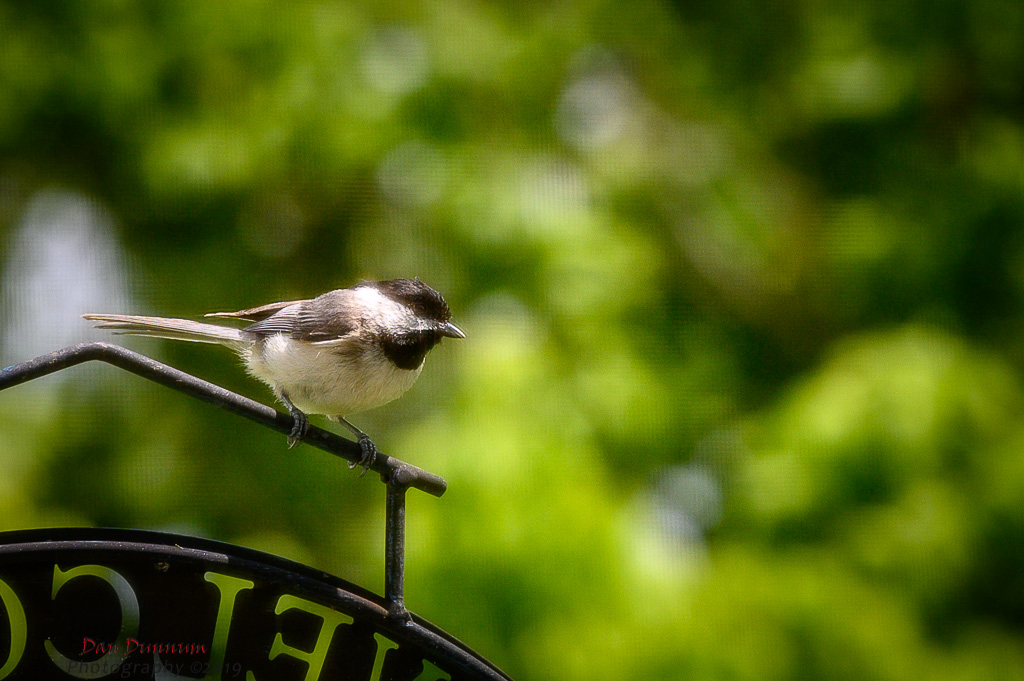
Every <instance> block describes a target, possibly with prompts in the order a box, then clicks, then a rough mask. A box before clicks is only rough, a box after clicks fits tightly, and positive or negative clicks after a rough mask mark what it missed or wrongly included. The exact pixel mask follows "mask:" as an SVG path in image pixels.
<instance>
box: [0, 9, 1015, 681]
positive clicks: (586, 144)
mask: <svg viewBox="0 0 1024 681" xmlns="http://www.w3.org/2000/svg"><path fill="white" fill-rule="evenodd" d="M1022 219H1024V4H1022V3H1020V2H1019V1H1016V0H976V1H973V2H966V1H963V2H955V1H947V2H913V1H910V0H904V1H900V2H863V3H857V4H856V5H853V4H852V3H827V2H815V1H813V0H806V1H804V2H776V3H754V2H747V1H744V0H721V1H717V2H678V3H676V4H671V3H664V2H657V1H655V0H634V1H633V2H629V3H626V2H619V3H615V2H574V3H566V2H563V3H539V2H524V3H484V2H474V1H472V0H436V1H434V2H420V3H395V2H384V3H366V4H359V3H355V2H345V1H342V2H321V3H316V2H305V1H295V2H276V3H271V2H231V3H199V2H125V1H116V0H95V1H92V2H87V3H85V2H83V3H78V2H60V1H42V0H33V1H31V2H13V1H5V2H0V232H2V237H3V238H2V240H0V243H2V249H3V250H2V256H3V257H2V259H0V263H2V265H0V266H2V268H3V270H2V273H0V276H2V291H0V304H2V308H0V313H2V317H0V363H2V364H4V365H6V364H12V363H15V362H18V361H23V360H26V359H29V358H31V357H33V356H36V355H39V354H43V353H45V352H48V351H50V350H53V349H56V348H58V347H62V346H64V345H68V344H71V343H73V342H78V341H81V340H87V339H101V338H102V339H107V340H109V339H110V337H109V335H104V334H103V333H102V332H99V331H92V330H90V329H89V327H88V324H87V323H86V322H84V321H83V320H81V319H80V318H79V315H80V314H81V313H83V312H136V313H145V314H161V315H178V316H190V317H197V316H198V315H201V314H202V313H205V312H210V311H217V310H233V309H239V308H243V307H249V306H252V305H256V304H261V303H265V302H270V301H274V300H290V299H295V298H304V297H310V296H312V295H315V294H318V293H320V292H323V291H326V290H330V289H333V288H338V287H341V286H347V285H350V284H352V283H354V282H356V281H358V280H359V279H362V278H371V279H379V278H389V277H395V276H406V277H413V276H419V277H420V278H422V279H423V280H424V281H426V282H427V283H429V284H431V285H433V286H434V287H436V288H437V289H439V290H440V291H442V292H443V293H444V294H445V296H446V297H447V299H448V302H449V304H450V305H451V307H452V309H453V311H454V321H455V322H456V323H458V324H459V325H460V326H462V327H463V328H464V329H465V331H466V333H467V336H468V338H467V339H466V340H465V341H446V342H445V343H443V344H442V346H441V347H440V348H438V349H436V350H434V351H433V352H432V353H431V355H430V357H429V358H428V360H427V366H426V368H425V370H424V372H423V376H422V377H421V378H420V381H419V383H418V384H417V385H416V386H415V387H414V388H413V389H412V390H411V391H410V392H409V393H408V394H407V395H406V396H405V397H404V398H403V399H401V400H399V401H398V402H395V403H393V404H391V405H388V406H386V407H384V408H381V409H379V410H376V411H374V412H369V413H367V414H363V415H358V416H356V417H354V419H353V421H354V422H355V423H356V424H357V425H359V426H360V427H362V428H363V429H364V430H366V431H368V432H369V433H371V435H372V436H373V437H374V439H375V440H376V442H377V444H378V445H379V446H380V448H381V449H382V450H383V451H385V452H387V453H389V454H392V455H394V456H397V457H399V458H402V459H405V460H408V461H410V462H412V463H414V464H416V465H418V466H421V467H423V468H426V469H428V470H430V471H433V472H436V473H438V474H440V475H442V476H444V477H445V478H446V479H447V480H448V482H449V485H450V488H449V491H448V493H447V494H446V495H445V496H444V497H443V498H441V499H434V498H432V497H429V496H426V495H424V494H420V493H418V492H413V493H410V495H409V520H408V530H409V537H408V556H407V558H408V561H407V565H408V569H407V582H406V587H407V601H408V605H409V607H410V608H411V609H412V610H414V611H415V612H417V613H419V614H421V615H423V616H424V617H426V618H428V619H430V620H431V621H433V622H435V623H437V624H438V625H439V626H441V627H442V628H444V629H446V630H448V631H450V632H451V633H453V634H454V635H456V636H457V637H459V638H460V639H462V640H464V641H465V642H466V643H468V644H469V645H470V646H471V647H473V648H475V649H476V650H478V651H479V652H480V653H481V654H483V655H484V656H486V657H488V658H489V659H491V660H492V661H494V662H495V663H496V664H497V665H498V666H499V667H501V668H502V669H504V670H505V671H506V672H508V673H509V674H510V675H512V676H513V677H514V678H517V679H531V680H537V681H543V680H546V679H550V680H567V679H593V680H600V679H609V680H613V679H614V680H615V681H625V680H629V679H636V680H648V679H723V680H746V679H751V680H754V679H780V680H790V679H792V680H796V679H835V680H845V679H850V680H851V681H852V680H856V681H864V680H873V679H922V678H927V679H950V680H952V679H957V680H960V679H985V680H990V679H1021V678H1024V420H1022V416H1024V382H1022V378H1024V374H1022V369H1024V325H1022V317H1021V314H1020V313H1021V302H1022V296H1024V232H1022V230H1021V225H1022ZM125 343H126V344H127V345H128V346H130V347H132V348H135V349H137V350H140V351H141V352H144V353H146V354H149V355H152V356H154V357H156V358H158V359H161V360H163V361H166V362H168V363H170V364H172V365H174V366H177V367H179V368H182V369H184V370H186V371H189V372H191V373H194V374H197V375H199V376H202V377H204V378H206V379H208V380H211V381H214V382H216V383H219V384H221V385H224V386H226V387H228V388H230V389H233V390H236V391H240V392H242V393H244V394H247V395H250V396H253V397H255V398H257V399H260V400H263V401H269V400H271V399H272V398H271V395H270V394H269V392H268V391H267V390H266V389H265V388H264V387H263V386H261V385H260V384H258V383H256V382H255V381H253V380H252V379H249V378H248V377H246V376H245V374H244V372H243V371H241V370H240V368H239V367H238V366H237V364H238V363H237V362H236V361H234V360H233V358H232V357H231V355H230V354H229V353H227V351H225V350H223V349H220V348H208V347H204V346H195V345H191V344H175V343H172V342H169V341H158V340H151V339H128V340H126V341H125ZM314 423H318V424H320V425H323V421H322V420H319V419H317V418H314ZM0 432H2V433H3V437H2V439H0V529H14V528H23V527H45V526H62V525H110V526H126V527H143V528H152V529H164V530H171V531H177V532H185V533H189V534H197V535H202V536H208V537H212V538H215V539H219V540H224V541H229V542H233V543H238V544H242V545H246V546H251V547H255V548H258V549H263V550H268V551H272V552H274V553H278V554H280V555H283V556H286V557H289V558H293V559H296V560H300V561H302V562H305V563H308V564H311V565H313V566H315V567H318V568H322V569H324V570H327V571H329V572H332V573H334V574H337V575H339V576H341V577H343V578H346V579H349V580H352V581H355V582H358V583H360V584H364V585H366V586H368V587H370V588H373V589H374V590H376V591H378V592H379V591H380V590H381V589H382V582H383V559H382V555H383V502H384V496H383V488H382V486H381V485H379V484H378V483H377V482H376V481H374V480H372V479H371V476H367V477H366V478H364V479H361V480H360V479H358V478H357V477H356V476H355V475H354V474H353V473H352V472H350V471H349V470H348V469H347V468H346V467H345V466H343V465H341V464H340V463H339V462H338V461H337V460H335V459H333V458H332V457H330V456H327V455H325V454H323V453H321V452H318V451H316V450H313V449H311V448H309V447H299V448H297V449H295V450H291V451H288V450H287V449H286V448H285V444H284V438H283V436H278V435H277V434H273V433H270V432H269V431H266V430H265V429H262V428H258V427H256V426H254V425H252V424H250V423H248V422H245V421H241V420H239V419H238V418H236V417H232V416H230V415H228V414H226V413H222V412H220V411H218V410H215V409H213V408H211V407H209V406H207V405H204V404H201V403H198V402H194V401H192V400H189V399H187V398H185V397H183V396H182V395H180V394H178V393H174V392H171V391H168V390H166V389H163V388H160V387H157V386H155V385H152V384H149V383H147V382H145V381H142V380H141V379H138V378H135V377H132V376H129V375H127V374H122V372H119V371H117V370H115V369H113V368H111V367H107V366H99V365H97V366H83V367H78V368H75V369H72V370H69V371H67V372H64V373H62V374H61V375H59V376H54V377H50V378H47V379H43V380H40V381H37V382H35V383H32V384H29V385H25V386H21V387H19V388H16V389H14V390H11V391H9V392H5V393H3V394H2V395H0Z"/></svg>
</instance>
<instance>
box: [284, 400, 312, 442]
mask: <svg viewBox="0 0 1024 681" xmlns="http://www.w3.org/2000/svg"><path fill="white" fill-rule="evenodd" d="M308 430H309V417H308V416H306V415H305V414H304V413H303V412H301V411H299V410H298V409H293V410H292V430H291V432H290V433H288V449H293V448H294V447H295V446H296V445H297V444H299V443H300V442H302V438H304V437H306V431H308Z"/></svg>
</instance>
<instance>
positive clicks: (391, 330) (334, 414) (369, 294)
mask: <svg viewBox="0 0 1024 681" xmlns="http://www.w3.org/2000/svg"><path fill="white" fill-rule="evenodd" d="M205 316H206V317H211V318H217V319H224V320H230V321H234V322H248V325H247V326H244V327H241V328H237V327H231V326H223V325H221V324H209V323H204V322H197V321H192V320H188V319H175V318H170V317H146V316H139V315H127V314H98V313H89V314H84V315H82V317H84V318H85V319H88V320H91V321H94V322H98V323H97V324H95V327H96V328H99V329H110V330H112V331H114V332H115V333H118V334H133V335H140V336H152V337H157V338H170V339H174V340H184V341H192V342H198V343H212V344H217V345H224V346H226V347H228V348H230V349H232V350H234V351H235V352H236V353H237V354H238V356H239V357H240V358H241V360H242V363H243V365H244V366H245V369H246V371H248V373H249V374H250V375H252V376H253V377H255V378H257V379H259V380H260V381H262V382H264V383H266V384H267V385H268V386H270V388H271V390H273V392H274V395H275V396H276V397H277V399H279V400H280V401H281V403H282V404H284V406H285V407H287V409H288V411H289V413H290V414H291V416H292V424H293V425H292V429H291V431H290V433H289V434H288V440H287V441H288V446H289V448H292V447H295V446H296V445H297V444H298V443H299V442H301V440H302V438H303V436H304V435H305V434H306V431H307V430H308V428H309V418H308V416H307V414H323V415H326V416H327V417H328V418H329V419H330V420H332V421H336V422H339V423H341V424H343V425H344V426H345V427H346V428H348V429H349V430H350V431H351V432H352V434H353V435H355V437H356V438H357V440H358V442H359V447H360V454H361V457H360V460H359V461H358V462H351V463H350V464H349V467H355V466H356V465H361V466H362V467H363V474H365V473H366V471H367V469H368V468H369V467H370V465H371V464H372V463H373V460H374V458H375V457H376V455H377V448H376V446H375V445H374V443H373V441H372V440H371V439H370V437H369V436H368V435H367V434H366V433H364V432H363V431H362V430H360V429H359V428H357V427H356V426H355V425H353V424H352V423H351V422H350V421H348V419H347V418H346V417H347V416H350V415H352V414H357V413H359V412H363V411H366V410H368V409H374V408H376V407H380V406H382V405H385V404H387V403H388V402H391V401H392V400H395V399H397V398H398V397H401V396H402V395H403V394H404V393H405V392H406V391H407V390H409V388H411V387H412V385H413V383H415V382H416V379H417V378H418V377H419V375H420V372H421V371H422V370H423V364H424V359H425V357H426V355H427V353H428V352H429V351H430V350H431V349H432V348H433V347H434V346H436V345H437V344H438V343H440V342H441V340H442V339H444V338H465V337H466V334H465V333H464V332H463V331H462V329H460V328H459V327H458V326H456V325H455V324H453V323H452V322H451V312H450V310H449V309H448V304H447V302H445V299H444V297H443V296H442V295H441V294H440V293H438V292H437V291H435V290H434V289H432V288H431V287H429V286H427V285H426V284H424V283H423V282H422V281H420V280H419V279H388V280H383V281H361V282H359V283H357V284H356V285H354V286H351V287H349V288H342V289H337V290H334V291H329V292H327V293H324V294H322V295H319V296H317V297H315V298H311V299H309V300H291V301H287V302H279V303H270V304H268V305H261V306H259V307H253V308H249V309H245V310H238V311H237V312H212V313H209V314H207V315H205Z"/></svg>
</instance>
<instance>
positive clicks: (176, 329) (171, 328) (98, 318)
mask: <svg viewBox="0 0 1024 681" xmlns="http://www.w3.org/2000/svg"><path fill="white" fill-rule="evenodd" d="M82 316H83V317H84V318H86V319H91V320H92V321H95V322H99V324H96V328H97V329H112V330H114V332H115V333H124V334H132V335H137V336H153V337H156V338H171V339H173V340H184V341H192V342H195V343H217V344H220V345H226V346H228V347H240V346H243V345H244V344H245V339H244V338H243V336H242V331H241V329H233V328H231V327H227V326H217V325H216V324H203V323H202V322H193V321H190V320H188V319H172V318H170V317H140V316H138V315H130V314H84V315H82Z"/></svg>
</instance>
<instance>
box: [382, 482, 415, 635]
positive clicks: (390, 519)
mask: <svg viewBox="0 0 1024 681" xmlns="http://www.w3.org/2000/svg"><path fill="white" fill-rule="evenodd" d="M386 484H387V502H386V513H387V518H386V521H385V523H386V525H385V529H384V531H385V535H384V598H385V600H386V601H387V604H388V614H389V615H390V616H391V617H397V618H401V619H409V611H408V610H406V609H405V490H406V486H405V485H403V484H402V483H401V482H398V481H396V480H395V478H394V477H392V478H391V479H390V480H387V481H386Z"/></svg>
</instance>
